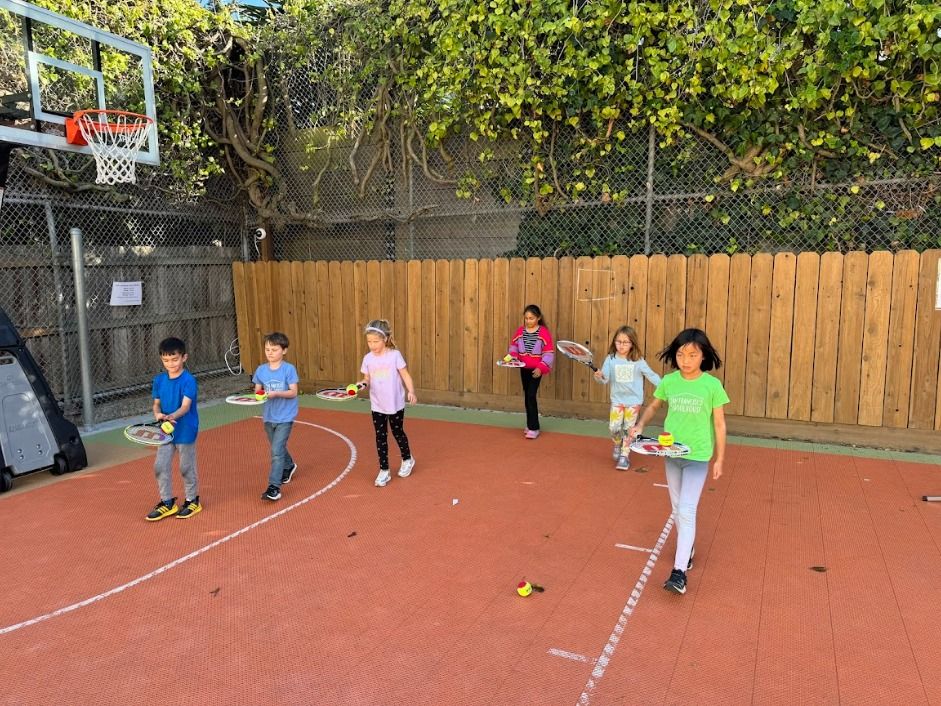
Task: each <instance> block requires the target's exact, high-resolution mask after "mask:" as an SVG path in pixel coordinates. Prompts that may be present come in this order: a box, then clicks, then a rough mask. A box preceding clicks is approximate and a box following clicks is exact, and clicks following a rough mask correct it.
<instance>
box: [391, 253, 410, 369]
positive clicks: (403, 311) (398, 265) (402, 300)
mask: <svg viewBox="0 0 941 706" xmlns="http://www.w3.org/2000/svg"><path fill="white" fill-rule="evenodd" d="M407 266H408V262H407V261H406V260H396V261H395V262H393V263H392V282H393V285H392V286H393V287H395V307H394V309H393V311H394V313H393V314H392V317H393V318H392V330H393V331H395V332H396V339H395V340H396V341H401V345H402V347H403V350H404V351H405V353H406V354H407V353H408V352H409V351H411V350H412V349H413V345H414V344H412V342H411V341H410V340H409V339H408V324H407V323H406V319H407V316H408V295H409V291H408V273H407V271H406V267H407ZM405 360H406V362H408V361H409V360H410V359H409V358H405Z"/></svg>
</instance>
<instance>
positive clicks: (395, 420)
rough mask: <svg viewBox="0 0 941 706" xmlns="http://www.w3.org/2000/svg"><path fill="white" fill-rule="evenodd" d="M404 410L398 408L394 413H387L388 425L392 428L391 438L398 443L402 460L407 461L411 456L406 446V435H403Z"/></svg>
mask: <svg viewBox="0 0 941 706" xmlns="http://www.w3.org/2000/svg"><path fill="white" fill-rule="evenodd" d="M404 424H405V410H404V409H400V410H399V411H398V412H396V413H395V414H391V415H389V426H390V427H391V428H392V438H393V439H395V443H396V444H398V445H399V451H400V452H401V453H402V460H403V461H407V460H408V459H410V458H411V457H412V452H411V450H410V449H409V447H408V437H407V436H405V429H404V428H403V426H404Z"/></svg>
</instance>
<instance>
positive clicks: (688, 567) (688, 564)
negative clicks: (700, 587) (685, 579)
mask: <svg viewBox="0 0 941 706" xmlns="http://www.w3.org/2000/svg"><path fill="white" fill-rule="evenodd" d="M694 556H696V547H693V548H692V550H691V551H690V553H689V561H688V562H686V570H687V571H689V570H690V569H692V568H693V557H694Z"/></svg>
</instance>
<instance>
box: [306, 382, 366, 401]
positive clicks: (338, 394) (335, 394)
mask: <svg viewBox="0 0 941 706" xmlns="http://www.w3.org/2000/svg"><path fill="white" fill-rule="evenodd" d="M354 388H355V389H354ZM365 389H366V383H365V382H359V383H355V384H354V383H351V384H349V385H347V386H346V387H327V388H324V389H323V390H318V391H317V397H319V398H320V399H322V400H329V401H330V402H346V401H347V400H355V399H356V396H357V395H358V394H359V393H360V391H361V390H365Z"/></svg>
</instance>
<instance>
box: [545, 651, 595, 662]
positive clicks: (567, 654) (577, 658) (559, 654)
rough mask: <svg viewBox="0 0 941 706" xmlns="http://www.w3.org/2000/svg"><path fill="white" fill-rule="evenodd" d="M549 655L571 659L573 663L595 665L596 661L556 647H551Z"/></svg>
mask: <svg viewBox="0 0 941 706" xmlns="http://www.w3.org/2000/svg"><path fill="white" fill-rule="evenodd" d="M548 653H549V654H550V655H553V656H554V657H561V658H562V659H570V660H572V661H573V662H588V663H589V664H593V663H594V662H595V661H596V660H594V659H592V658H591V657H586V656H585V655H580V654H578V653H577V652H568V651H566V650H560V649H558V648H555V647H550V648H549V649H548Z"/></svg>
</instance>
